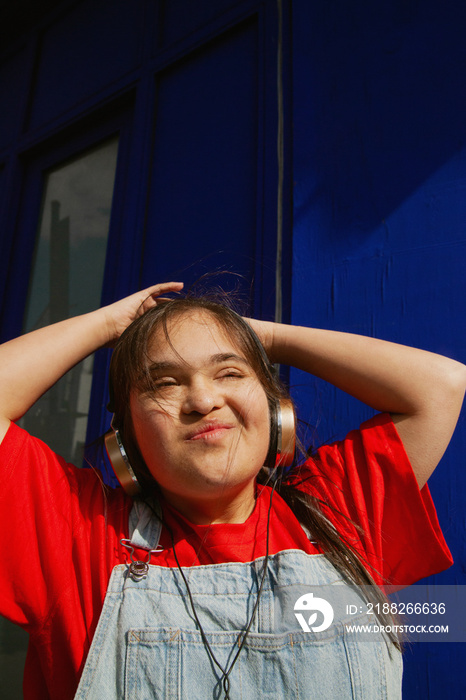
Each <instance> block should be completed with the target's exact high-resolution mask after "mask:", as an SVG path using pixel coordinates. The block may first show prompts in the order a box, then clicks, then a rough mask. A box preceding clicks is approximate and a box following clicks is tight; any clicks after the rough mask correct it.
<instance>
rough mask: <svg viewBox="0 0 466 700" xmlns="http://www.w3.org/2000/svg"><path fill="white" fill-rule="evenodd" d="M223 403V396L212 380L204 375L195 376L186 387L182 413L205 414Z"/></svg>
mask: <svg viewBox="0 0 466 700" xmlns="http://www.w3.org/2000/svg"><path fill="white" fill-rule="evenodd" d="M222 404H223V397H222V395H221V393H220V391H219V390H218V388H216V386H215V384H214V382H213V381H210V380H209V379H207V378H206V377H197V378H196V379H195V380H193V381H192V382H191V384H190V385H189V386H188V387H187V388H186V393H185V396H184V398H183V404H182V411H183V413H186V414H188V413H201V414H202V415H204V416H205V415H207V414H208V413H210V412H211V411H213V410H215V409H216V408H220V407H221V406H222Z"/></svg>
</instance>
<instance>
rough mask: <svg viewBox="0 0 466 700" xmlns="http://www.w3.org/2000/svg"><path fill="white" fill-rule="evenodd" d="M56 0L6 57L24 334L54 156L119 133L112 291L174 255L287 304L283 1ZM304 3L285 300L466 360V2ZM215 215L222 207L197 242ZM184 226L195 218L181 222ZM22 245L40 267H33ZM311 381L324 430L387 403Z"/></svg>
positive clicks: (288, 90)
mask: <svg viewBox="0 0 466 700" xmlns="http://www.w3.org/2000/svg"><path fill="white" fill-rule="evenodd" d="M48 4H49V5H56V6H57V7H56V9H55V10H54V11H53V12H52V14H51V15H50V16H46V15H45V13H44V16H43V17H42V19H41V21H40V22H39V24H38V25H37V27H36V28H35V29H34V30H33V31H32V30H31V31H29V29H28V32H23V33H22V32H21V29H20V25H19V24H18V26H17V27H16V32H15V43H14V44H13V43H12V44H11V47H10V49H11V50H9V51H8V53H6V54H5V55H4V56H3V59H2V62H1V65H0V99H1V101H2V105H3V108H2V109H1V110H0V180H1V182H0V184H2V187H1V188H0V216H1V221H2V227H1V236H0V253H1V257H2V261H3V262H4V264H5V261H9V264H10V267H11V271H10V277H8V276H7V275H6V274H5V275H3V276H1V277H0V295H2V294H3V292H4V291H5V294H4V295H3V296H4V299H3V307H4V314H3V321H4V322H3V327H2V329H1V331H2V332H3V333H4V334H5V337H6V336H9V335H10V334H14V332H17V328H16V326H18V327H19V326H20V319H21V316H22V308H18V307H22V305H23V303H22V301H21V299H22V297H21V294H22V292H20V291H19V290H18V285H21V286H22V287H24V284H23V279H25V278H27V270H28V269H29V262H28V260H29V258H30V257H31V256H32V250H33V237H34V234H35V227H36V223H37V221H36V220H37V215H38V210H39V206H40V187H41V182H40V173H39V171H40V170H41V169H44V168H46V167H50V166H51V165H52V164H53V163H52V160H53V158H55V159H56V160H60V159H63V158H66V157H69V156H70V155H71V154H72V152H74V150H76V151H78V150H79V149H80V148H81V149H82V148H85V147H88V146H91V145H92V144H93V143H94V142H95V143H97V142H98V141H99V140H102V139H104V138H106V137H108V136H109V135H111V134H113V133H116V132H118V133H120V138H121V150H120V156H119V170H118V172H117V185H116V190H115V204H114V216H113V219H112V226H111V231H110V240H111V246H110V247H109V257H108V265H107V267H108V273H107V277H106V283H105V285H104V291H103V297H104V299H105V300H106V301H108V300H109V299H111V298H113V297H115V296H118V295H119V294H121V293H124V292H126V291H129V289H130V288H134V287H135V286H137V285H138V284H139V283H140V282H141V281H146V282H149V279H150V278H152V274H155V273H156V275H160V276H162V277H163V276H167V277H171V276H172V274H175V273H177V272H178V271H180V270H184V275H185V276H186V277H188V278H190V279H195V278H196V277H197V276H198V275H199V274H202V273H203V272H205V271H206V269H211V267H212V266H214V265H217V264H218V265H222V266H224V267H230V268H231V267H232V265H233V267H234V268H235V269H236V270H239V271H241V272H243V273H244V274H245V275H246V276H247V277H248V278H249V277H250V276H253V277H254V290H253V293H252V294H251V296H252V299H253V303H254V306H255V309H256V312H258V313H261V314H262V315H264V316H270V314H271V308H272V307H273V299H274V295H273V284H274V283H273V279H274V254H275V232H276V202H275V197H276V191H277V189H276V180H277V172H276V170H277V164H276V129H277V124H276V109H277V105H276V94H275V89H276V87H275V86H276V48H277V41H276V33H277V29H276V24H277V16H276V15H277V6H278V5H277V2H276V0H264V2H261V1H260V0H216V2H215V3H214V2H212V0H197V1H196V3H193V2H192V1H191V0H168V1H165V2H164V1H163V0H160V2H157V3H154V2H153V0H138V1H137V2H132V3H131V2H127V0H81V1H80V2H78V1H77V0H76V1H75V0H63V1H62V2H56V3H48ZM282 5H283V12H284V15H283V20H284V25H283V26H284V46H283V48H284V57H285V63H284V90H285V125H286V141H285V144H286V148H285V175H286V187H285V191H286V193H287V197H288V199H287V200H286V201H285V222H284V223H285V226H284V230H285V250H284V256H285V267H284V279H283V289H284V308H285V320H287V318H288V315H291V320H292V321H293V322H295V323H304V324H309V325H315V326H317V327H326V328H333V329H338V330H347V331H352V332H360V333H366V334H372V335H375V336H379V337H382V338H387V339H390V340H395V341H399V342H402V343H407V344H411V345H415V346H419V347H423V348H426V349H429V350H433V351H436V352H440V353H444V354H447V355H450V356H452V357H455V358H457V359H459V360H461V361H463V362H465V361H466V347H465V345H466V331H465V329H464V324H463V323H462V321H463V314H462V306H463V299H464V298H465V297H466V295H465V289H464V286H465V285H466V279H465V278H466V276H465V274H464V272H463V270H464V260H465V259H466V256H465V247H466V235H465V224H464V222H465V221H466V199H465V197H464V192H465V191H466V150H465V148H466V144H465V137H466V126H465V125H466V119H465V109H466V88H465V78H464V76H465V75H466V42H465V41H464V37H465V36H466V31H465V30H466V10H465V9H463V8H464V3H463V1H462V0H442V2H439V0H423V2H421V1H420V0H379V1H378V2H375V3H374V2H373V0H372V1H369V0H356V2H348V1H347V0H346V1H343V0H312V1H311V0H293V2H291V1H288V0H283V3H282ZM20 14H21V13H20V11H19V10H18V23H20V22H21V18H20ZM224 32H226V33H225V34H224ZM217 36H218V37H220V39H219V43H218V44H217V43H216V37H217ZM191 52H193V53H191ZM213 52H215V56H214V53H213ZM217 55H218V57H219V58H217ZM206 71H207V72H206ZM206 76H207V78H208V81H209V85H211V86H212V89H211V90H210V91H209V90H207V91H206V89H205V85H206V82H205V81H206ZM58 88H59V89H58ZM256 93H257V94H256ZM199 95H201V97H202V100H201V99H199ZM203 110H204V111H203ZM209 119H210V121H209ZM220 129H222V130H220ZM91 132H92V133H91ZM94 132H95V133H94ZM213 141H214V143H212V142H213ZM219 144H220V145H221V147H219ZM52 151H53V153H52ZM54 153H55V155H53V154H54ZM173 153H176V162H175V161H172V160H171V156H172V154H173ZM52 156H53V158H52ZM42 159H45V160H47V159H49V160H47V162H45V160H44V162H42ZM51 159H52V160H51ZM49 161H50V162H49ZM229 163H231V167H229V166H228V164H229ZM222 174H223V175H222ZM30 182H32V185H30ZM164 188H165V189H164ZM291 190H293V193H292V196H291ZM288 195H289V196H288ZM181 200H182V201H183V206H182V207H181V206H180V201H181ZM291 200H292V206H291ZM291 209H292V214H293V222H292V224H291V221H290V220H289V219H291V216H290V215H289V214H288V211H289V210H291ZM193 222H196V225H197V226H199V225H200V226H201V227H202V225H203V224H205V226H206V229H205V231H202V234H201V235H199V234H198V235H197V237H196V240H195V241H194V242H193V234H192V226H191V224H192V223H193ZM199 222H200V223H199ZM288 224H289V225H288ZM167 226H169V227H170V229H171V230H174V231H175V233H176V235H174V234H173V235H172V236H171V237H170V238H168V237H167V235H166V229H167ZM238 230H240V231H241V235H240V236H238V235H237V231H238ZM22 241H26V243H27V245H25V246H24V245H23V244H22V243H21V245H20V244H19V242H22ZM194 243H195V245H194ZM15 246H16V248H19V253H20V255H19V256H18V258H21V265H24V266H25V267H24V269H23V267H20V263H19V262H18V263H17V264H16V263H15V264H14V265H11V261H12V260H13V261H14V259H15V258H14V255H12V254H11V251H14V249H15ZM24 251H26V253H25V252H24ZM27 251H29V253H30V255H29V258H28V252H27ZM232 251H233V253H234V254H232ZM143 253H144V255H143ZM196 256H198V259H197V263H196V260H195V257H196ZM23 258H24V260H23ZM143 258H144V264H142V263H141V260H142V259H143ZM289 259H291V263H290V265H291V268H292V274H290V272H289V270H288V260H289ZM191 262H193V263H196V264H195V265H193V266H191ZM13 268H14V269H13ZM25 270H26V272H25ZM150 281H151V279H150ZM15 285H16V286H15ZM243 291H244V290H243ZM244 293H245V295H246V296H248V295H249V294H250V292H249V290H248V289H246V290H245V291H244ZM10 317H11V318H10ZM15 324H16V325H15ZM104 364H105V363H104V361H102V365H101V366H102V367H103V365H104ZM99 377H100V379H101V383H100V384H101V386H100V389H98V390H96V391H95V400H94V409H93V411H94V413H95V416H93V420H94V422H95V424H96V425H98V428H99V432H100V430H101V428H102V425H101V422H102V421H104V418H103V416H104V414H105V411H104V406H105V401H104V400H103V398H102V395H103V392H104V388H103V387H104V386H105V381H104V379H103V372H100V374H99V372H97V380H99ZM291 382H292V384H293V385H294V386H295V396H296V398H297V400H298V403H299V404H300V406H301V409H302V410H301V413H302V415H304V416H306V415H309V416H310V418H309V431H308V432H307V438H308V439H309V440H314V441H315V442H321V441H324V440H328V439H331V438H332V437H337V436H342V435H343V434H344V433H345V432H346V431H347V430H349V429H350V428H352V427H354V426H355V425H357V424H358V423H359V422H361V421H362V420H364V419H365V418H367V417H369V415H370V414H371V411H369V410H368V409H366V408H365V407H363V406H361V405H360V404H359V403H357V402H356V401H354V400H351V399H349V398H348V397H346V396H344V395H343V394H341V393H338V392H337V391H336V390H333V389H332V388H329V387H328V386H325V385H324V384H321V383H319V382H317V381H313V380H310V379H309V378H308V377H303V376H301V375H300V374H299V373H298V372H292V374H291ZM97 383H98V382H97ZM99 391H100V395H99V396H100V398H99V396H98V394H99ZM97 414H98V416H99V418H96V416H97ZM105 420H107V421H108V415H107V414H105ZM314 426H315V429H314ZM465 438H466V428H465V423H464V419H463V418H462V419H460V424H459V426H458V430H457V432H456V434H455V436H454V438H453V441H452V445H451V447H450V449H449V450H448V452H447V454H446V456H445V458H444V459H443V461H442V463H441V465H440V467H439V469H438V470H437V472H436V473H435V474H434V476H433V478H432V480H431V482H430V483H431V487H432V492H433V495H434V500H435V502H436V505H437V509H438V513H439V518H440V521H441V524H442V526H443V528H444V531H445V534H446V538H447V541H448V543H449V545H450V547H451V549H452V552H453V555H454V557H455V561H456V564H455V566H454V567H452V569H450V570H449V571H448V572H445V573H444V574H442V575H439V576H437V577H435V581H436V582H437V583H455V584H459V585H464V584H465V583H466V581H465V578H466V553H465V537H464V528H465V518H464V506H463V501H464V497H463V496H462V494H464V493H466V483H465V482H466V475H465V470H464V468H463V462H464V457H463V455H464V454H465V453H466V450H465V444H464V443H465ZM0 641H1V640H0ZM8 647H9V648H11V637H10V638H9V639H8ZM463 657H464V651H462V647H461V646H460V645H458V646H455V645H451V644H443V645H440V644H437V645H427V644H422V645H418V647H415V648H412V649H408V651H407V652H406V673H405V698H408V699H411V698H412V699H414V698H419V697H426V698H430V699H431V700H432V699H437V698H438V699H439V698H441V697H442V698H443V696H444V695H445V694H448V695H449V697H450V698H452V699H453V700H455V699H456V698H462V697H463V696H464V695H466V687H465V681H464V678H463V676H464V674H463V672H462V663H464V659H463ZM9 675H11V674H9Z"/></svg>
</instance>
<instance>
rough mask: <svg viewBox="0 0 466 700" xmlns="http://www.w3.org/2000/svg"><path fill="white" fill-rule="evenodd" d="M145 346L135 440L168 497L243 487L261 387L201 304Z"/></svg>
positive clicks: (226, 498)
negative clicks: (146, 366)
mask: <svg viewBox="0 0 466 700" xmlns="http://www.w3.org/2000/svg"><path fill="white" fill-rule="evenodd" d="M168 333H169V341H168V340H167V338H166V337H165V336H164V334H163V332H161V331H159V332H158V333H157V334H156V335H155V337H154V338H153V340H152V342H151V346H150V360H151V364H150V372H151V375H152V384H153V390H151V391H147V392H142V393H136V392H133V394H132V395H131V415H132V421H133V426H134V433H135V437H136V441H137V443H138V445H139V449H140V451H141V454H142V456H143V458H144V460H145V462H146V464H147V467H148V469H149V470H150V472H151V473H152V475H153V476H154V478H155V479H156V481H157V482H158V484H159V486H160V488H161V490H162V493H164V495H165V496H166V498H167V499H168V500H169V501H171V502H172V503H173V504H174V505H177V504H178V505H179V504H180V503H182V504H184V505H185V509H186V504H189V506H190V507H191V508H192V507H194V506H195V504H199V503H204V504H205V503H207V502H211V503H213V502H214V501H217V503H220V502H222V503H223V504H224V507H225V504H228V503H229V502H231V500H232V499H233V500H234V499H240V496H241V494H243V495H245V494H247V497H248V498H249V499H250V497H251V493H253V490H254V480H255V477H256V475H257V473H258V472H259V470H260V468H261V466H262V465H263V463H264V460H265V457H266V454H267V449H268V443H269V430H270V427H269V426H270V418H269V410H268V402H267V397H266V394H265V391H264V389H263V387H262V385H261V383H260V382H259V380H258V378H257V376H256V373H255V372H254V370H253V369H252V368H251V366H250V365H249V363H248V362H247V360H246V358H245V357H244V355H243V353H242V352H241V350H240V349H239V348H238V346H237V344H236V343H235V342H234V341H232V340H231V338H229V337H228V335H227V333H226V331H225V330H224V329H223V328H222V327H221V326H220V325H219V323H218V321H217V320H216V319H215V318H214V317H213V316H212V315H211V314H210V313H208V312H206V311H196V312H195V313H193V314H190V315H189V316H188V315H186V314H185V315H183V316H181V317H179V318H176V319H173V320H171V321H170V322H169V326H168Z"/></svg>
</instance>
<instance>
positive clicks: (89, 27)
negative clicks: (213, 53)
mask: <svg viewBox="0 0 466 700" xmlns="http://www.w3.org/2000/svg"><path fill="white" fill-rule="evenodd" d="M143 10H144V5H143V3H142V2H127V0H87V1H86V0H84V1H83V2H81V3H79V4H78V5H77V6H76V7H75V8H73V10H72V11H71V12H69V13H67V14H66V15H64V16H63V17H60V18H59V19H58V20H57V21H56V22H54V23H53V24H52V25H50V27H49V28H48V29H47V30H46V31H45V32H44V34H43V36H42V41H41V46H40V53H39V62H38V68H37V77H36V83H35V89H34V93H33V102H32V107H31V115H30V126H31V127H35V126H37V125H39V124H42V123H43V122H45V121H47V120H49V119H52V118H56V117H57V116H58V115H59V114H60V113H61V112H63V111H65V110H67V109H69V108H70V107H72V106H73V105H75V104H77V103H78V102H79V101H80V100H82V99H83V98H84V97H88V96H89V95H90V94H92V93H94V92H96V91H98V90H102V89H103V88H107V87H108V85H109V84H111V83H112V82H114V81H115V80H117V79H118V78H120V77H121V76H122V75H124V74H125V73H127V72H129V71H130V70H131V69H134V68H135V67H136V66H137V65H138V63H139V60H140V52H141V36H142V30H143Z"/></svg>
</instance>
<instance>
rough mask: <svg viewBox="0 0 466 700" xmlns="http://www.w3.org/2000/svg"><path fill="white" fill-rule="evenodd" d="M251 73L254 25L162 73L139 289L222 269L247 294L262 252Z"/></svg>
mask: <svg viewBox="0 0 466 700" xmlns="http://www.w3.org/2000/svg"><path fill="white" fill-rule="evenodd" d="M257 71H258V66H257V35H256V26H255V24H254V23H250V24H247V25H243V26H242V29H241V31H235V32H233V33H231V34H230V35H229V36H228V37H226V38H222V40H221V41H219V42H215V43H214V44H212V45H209V46H207V47H205V48H203V49H202V50H200V51H199V52H198V53H197V54H195V55H193V56H190V58H189V61H186V62H182V63H179V64H178V65H176V66H175V67H174V68H173V69H169V70H167V71H164V72H163V73H162V74H161V75H160V77H159V84H158V102H157V116H156V123H155V147H154V163H153V175H152V183H151V191H150V198H149V207H148V221H147V233H146V236H147V240H146V248H145V253H144V267H143V284H148V283H152V282H153V281H154V280H158V279H167V278H175V279H182V280H183V281H185V282H186V283H190V282H193V281H194V280H196V279H197V278H199V277H200V276H201V275H202V274H204V273H205V272H208V271H212V270H215V269H217V268H218V267H222V268H226V269H229V270H234V271H235V272H240V273H242V274H243V275H245V276H246V281H245V283H244V284H243V285H242V286H243V291H244V292H245V294H246V295H248V293H249V289H248V288H249V286H250V284H251V282H252V278H253V274H254V267H255V256H256V255H258V256H259V257H260V256H261V254H262V251H261V250H257V249H256V245H257V241H256V237H257V233H256V231H257V229H258V221H259V220H260V219H258V211H257V210H258V206H259V204H258V195H257V169H258V135H257V123H258V104H257V102H258V96H257V89H258V85H257ZM272 236H273V234H272ZM271 246H272V248H273V247H274V241H273V237H272V243H271ZM271 264H272V265H273V261H272V263H271ZM222 282H225V281H222Z"/></svg>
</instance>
